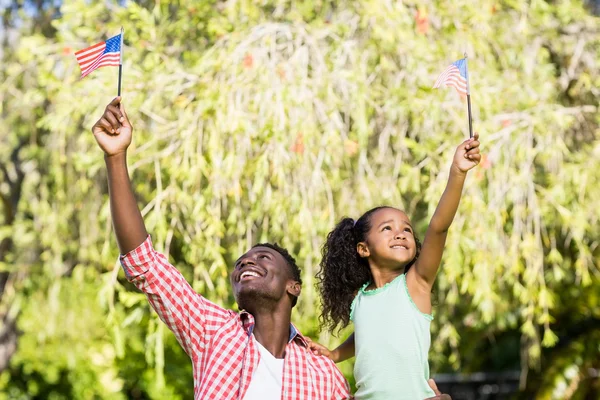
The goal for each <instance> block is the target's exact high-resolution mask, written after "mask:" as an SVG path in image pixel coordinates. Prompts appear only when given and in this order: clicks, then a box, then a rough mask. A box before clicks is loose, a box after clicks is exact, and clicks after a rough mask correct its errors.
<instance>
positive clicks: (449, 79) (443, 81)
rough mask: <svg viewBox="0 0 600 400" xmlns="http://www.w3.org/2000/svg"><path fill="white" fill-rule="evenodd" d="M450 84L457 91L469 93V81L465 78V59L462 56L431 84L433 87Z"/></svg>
mask: <svg viewBox="0 0 600 400" xmlns="http://www.w3.org/2000/svg"><path fill="white" fill-rule="evenodd" d="M442 85H444V86H452V87H453V88H455V89H456V90H457V91H458V93H460V94H464V95H467V94H469V82H468V78H467V59H466V58H462V59H460V60H458V61H456V62H453V63H452V64H450V65H449V66H448V68H446V69H445V70H444V72H442V73H441V74H440V76H439V77H438V78H437V81H435V85H433V88H434V89H437V88H439V87H440V86H442Z"/></svg>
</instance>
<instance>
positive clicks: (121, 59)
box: [117, 27, 471, 107]
mask: <svg viewBox="0 0 600 400" xmlns="http://www.w3.org/2000/svg"><path fill="white" fill-rule="evenodd" d="M123 34H124V31H123V27H121V44H120V52H119V87H118V89H117V96H120V95H121V74H122V71H123ZM469 107H471V106H469Z"/></svg>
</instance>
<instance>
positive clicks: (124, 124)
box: [119, 103, 131, 128]
mask: <svg viewBox="0 0 600 400" xmlns="http://www.w3.org/2000/svg"><path fill="white" fill-rule="evenodd" d="M119 110H120V111H121V115H122V116H123V120H121V123H122V124H123V126H126V127H128V128H131V122H129V117H128V116H127V112H126V111H125V106H124V105H123V103H119Z"/></svg>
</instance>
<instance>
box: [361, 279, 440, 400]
mask: <svg viewBox="0 0 600 400" xmlns="http://www.w3.org/2000/svg"><path fill="white" fill-rule="evenodd" d="M368 285H369V284H368V283H367V284H365V285H364V286H363V287H362V288H361V289H360V290H359V291H358V294H357V295H356V297H355V298H354V301H353V302H352V307H351V312H350V319H351V320H352V321H353V322H354V342H355V348H356V361H355V363H354V378H355V379H356V389H357V391H356V399H357V400H366V399H369V400H371V399H375V400H391V399H393V400H400V399H406V400H421V399H426V398H428V397H433V396H435V394H434V393H433V390H431V388H430V387H429V385H428V383H427V380H428V379H429V363H428V361H427V355H428V353H429V346H430V345H431V334H430V331H429V329H430V325H431V320H433V316H431V315H429V314H424V313H422V312H421V311H419V309H418V308H417V306H416V304H415V303H414V302H413V301H412V299H411V298H410V295H409V294H408V287H407V286H406V277H405V275H404V274H402V275H400V276H398V277H397V278H396V279H394V280H393V281H392V282H390V283H388V284H386V285H385V286H384V287H381V288H378V289H374V290H365V289H366V287H367V286H368Z"/></svg>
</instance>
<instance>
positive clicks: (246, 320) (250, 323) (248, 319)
mask: <svg viewBox="0 0 600 400" xmlns="http://www.w3.org/2000/svg"><path fill="white" fill-rule="evenodd" d="M239 315H240V320H241V321H242V326H243V327H244V330H245V331H246V332H247V333H248V335H251V334H252V332H253V331H254V326H255V321H254V316H253V315H252V314H250V313H249V312H248V311H246V310H242V311H240V313H239ZM294 340H295V341H296V343H298V344H301V345H302V346H304V347H306V348H308V341H307V340H306V339H305V338H304V336H302V334H301V333H300V331H298V329H296V327H295V326H294V324H292V323H290V337H289V339H288V344H290V343H291V342H292V341H294Z"/></svg>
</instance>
